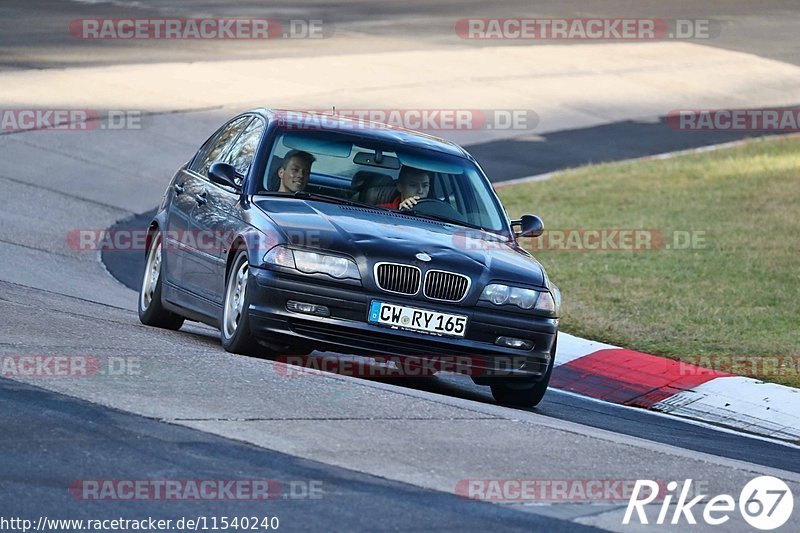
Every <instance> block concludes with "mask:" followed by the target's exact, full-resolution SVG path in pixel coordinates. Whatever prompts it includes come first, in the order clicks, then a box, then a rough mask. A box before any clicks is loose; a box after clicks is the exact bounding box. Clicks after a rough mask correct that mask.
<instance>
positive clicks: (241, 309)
mask: <svg viewBox="0 0 800 533" xmlns="http://www.w3.org/2000/svg"><path fill="white" fill-rule="evenodd" d="M248 270H249V262H248V259H247V252H246V251H245V250H239V252H237V254H236V257H234V259H233V263H231V268H230V270H229V271H228V274H227V276H226V278H225V298H224V300H223V302H222V317H221V319H220V333H221V335H220V338H221V339H222V347H223V348H225V351H228V352H232V353H238V354H244V355H262V356H263V355H267V352H268V350H267V349H266V348H263V347H261V346H259V344H258V342H256V340H255V339H254V338H253V335H252V333H251V331H250V318H249V315H248V308H249V305H250V298H249V291H248V290H247V284H248V282H247V280H248V278H249V276H248ZM242 273H243V277H244V279H240V278H241V277H242ZM230 306H233V307H230Z"/></svg>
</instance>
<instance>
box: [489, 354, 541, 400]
mask: <svg viewBox="0 0 800 533" xmlns="http://www.w3.org/2000/svg"><path fill="white" fill-rule="evenodd" d="M556 344H557V339H556V341H553V348H552V349H551V350H550V364H549V365H548V366H547V371H546V372H545V374H544V377H542V379H541V380H539V381H531V380H528V379H524V378H508V379H503V380H498V381H497V382H495V383H492V385H491V387H492V396H494V399H495V400H497V403H500V404H503V405H510V406H514V407H536V406H537V405H539V403H540V402H541V401H542V399H543V398H544V395H545V393H546V392H547V386H548V384H549V383H550V376H551V375H552V373H553V366H554V365H555V361H556Z"/></svg>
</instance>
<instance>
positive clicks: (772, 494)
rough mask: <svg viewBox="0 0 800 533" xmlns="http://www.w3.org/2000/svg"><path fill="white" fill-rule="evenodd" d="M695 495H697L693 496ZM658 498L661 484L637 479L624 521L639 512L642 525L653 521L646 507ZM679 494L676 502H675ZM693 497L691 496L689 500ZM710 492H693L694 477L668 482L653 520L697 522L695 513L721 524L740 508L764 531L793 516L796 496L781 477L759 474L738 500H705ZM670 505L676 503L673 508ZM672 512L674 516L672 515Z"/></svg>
mask: <svg viewBox="0 0 800 533" xmlns="http://www.w3.org/2000/svg"><path fill="white" fill-rule="evenodd" d="M690 495H693V496H694V497H691V496H690ZM658 497H659V483H658V482H656V481H652V480H649V479H645V480H641V479H640V480H637V481H636V485H634V487H633V493H632V494H631V497H630V500H628V507H627V508H626V509H625V516H624V517H623V518H622V523H623V524H624V525H628V524H630V522H631V519H632V518H633V517H634V512H635V513H636V519H637V520H638V521H639V523H640V524H650V523H653V522H650V520H653V516H650V517H648V516H647V511H646V510H645V506H646V505H647V504H649V503H652V502H653V501H655V500H656V498H658ZM676 497H677V501H675V503H673V500H675V499H676ZM690 497H691V499H690ZM706 498H707V495H705V494H697V495H694V494H692V480H691V479H687V480H685V481H684V482H683V485H682V486H681V487H680V489H679V486H678V482H677V481H670V482H669V483H667V495H666V496H664V498H663V500H661V505H660V508H659V510H658V516H657V517H656V518H655V521H654V523H655V524H657V525H663V524H667V523H669V524H673V525H677V524H682V523H685V524H691V525H694V524H697V518H698V517H695V514H694V513H698V515H700V516H702V519H703V521H704V522H705V523H706V524H708V525H711V526H720V525H723V524H725V523H726V522H728V521H729V520H730V519H731V514H732V513H734V512H735V511H736V509H737V507H738V510H739V513H740V514H741V515H742V518H744V520H745V522H747V523H748V524H749V525H750V526H751V527H753V528H756V529H760V530H762V531H770V530H773V529H777V528H779V527H781V526H782V525H784V524H785V523H786V522H787V521H788V520H789V518H790V517H791V516H792V510H793V508H794V498H793V496H792V491H791V490H790V489H789V486H788V485H787V484H786V483H784V482H783V481H782V480H780V479H778V478H776V477H772V476H760V477H757V478H755V479H752V480H750V481H749V482H748V483H747V484H746V485H745V486H744V488H743V489H742V491H741V493H739V500H738V506H737V501H736V500H735V499H734V498H733V496H731V495H730V494H720V495H718V496H714V497H712V498H711V499H709V500H708V501H706V502H705V505H698V504H700V502H701V501H705V500H706ZM670 506H674V508H673V509H671V508H670ZM670 515H671V516H670Z"/></svg>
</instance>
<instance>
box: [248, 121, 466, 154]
mask: <svg viewBox="0 0 800 533" xmlns="http://www.w3.org/2000/svg"><path fill="white" fill-rule="evenodd" d="M251 113H258V114H260V115H261V116H263V117H264V118H266V119H268V120H272V119H274V118H275V117H276V116H279V117H280V119H281V123H282V125H285V126H286V127H287V128H289V129H291V128H292V127H295V128H298V129H299V128H301V127H313V128H315V129H319V130H326V131H338V130H341V131H342V132H343V133H347V134H349V135H354V136H356V137H361V138H365V139H370V140H378V141H386V142H396V143H401V144H405V145H406V146H410V147H413V148H419V149H424V150H434V151H437V152H442V153H445V154H450V155H454V156H456V157H462V158H466V159H469V160H470V161H474V158H473V157H472V156H471V155H470V154H469V153H468V152H467V151H466V150H464V149H463V148H461V147H460V146H459V145H457V144H456V143H454V142H452V141H448V140H447V139H442V138H441V137H436V136H434V135H428V134H426V133H421V132H418V131H413V130H407V129H404V128H399V127H397V126H392V125H389V124H383V123H380V122H373V121H369V120H361V119H358V118H352V117H346V116H342V115H332V114H331V115H329V114H327V113H315V112H309V111H294V110H286V109H271V108H258V109H254V110H253V111H251Z"/></svg>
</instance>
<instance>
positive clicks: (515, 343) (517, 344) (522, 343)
mask: <svg viewBox="0 0 800 533" xmlns="http://www.w3.org/2000/svg"><path fill="white" fill-rule="evenodd" d="M494 343H495V344H497V345H498V346H507V347H509V348H517V349H519V350H530V349H531V348H533V343H532V342H531V341H526V340H525V339H515V338H514V337H497V340H496V341H494Z"/></svg>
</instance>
